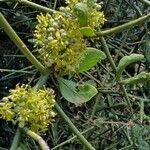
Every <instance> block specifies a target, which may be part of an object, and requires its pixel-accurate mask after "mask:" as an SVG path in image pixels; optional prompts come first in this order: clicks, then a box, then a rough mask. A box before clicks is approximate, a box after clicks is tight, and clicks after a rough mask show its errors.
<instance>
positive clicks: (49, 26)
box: [34, 13, 86, 75]
mask: <svg viewBox="0 0 150 150" xmlns="http://www.w3.org/2000/svg"><path fill="white" fill-rule="evenodd" d="M37 19H38V24H37V26H36V30H35V34H34V38H35V40H34V41H35V46H36V47H37V49H38V52H39V58H40V59H41V60H42V61H43V63H44V64H46V65H53V68H54V72H55V73H56V74H59V75H65V74H70V73H73V72H75V70H76V69H77V68H78V66H79V63H80V60H81V59H82V56H83V54H84V52H85V48H86V44H85V41H84V39H83V36H82V34H81V32H80V27H79V24H78V22H77V19H75V18H74V19H73V18H72V17H68V16H65V15H61V14H59V13H54V14H53V15H50V14H45V15H43V14H41V15H38V17H37ZM43 22H47V23H43ZM45 28H46V31H45ZM47 67H49V66H47Z"/></svg>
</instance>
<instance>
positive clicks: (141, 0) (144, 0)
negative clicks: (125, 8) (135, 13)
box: [140, 0, 150, 6]
mask: <svg viewBox="0 0 150 150" xmlns="http://www.w3.org/2000/svg"><path fill="white" fill-rule="evenodd" d="M140 2H141V3H144V4H146V5H148V6H150V1H149V0H140Z"/></svg>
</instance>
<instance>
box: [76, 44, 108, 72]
mask: <svg viewBox="0 0 150 150" xmlns="http://www.w3.org/2000/svg"><path fill="white" fill-rule="evenodd" d="M105 58H106V55H105V53H104V52H102V51H101V50H98V49H96V48H92V47H87V50H86V53H85V56H84V58H83V60H82V62H81V63H80V64H79V69H78V72H84V71H87V70H89V69H91V68H92V67H93V66H95V65H96V64H97V63H98V62H100V61H101V60H103V59H105Z"/></svg>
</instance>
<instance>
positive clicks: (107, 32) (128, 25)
mask: <svg viewBox="0 0 150 150" xmlns="http://www.w3.org/2000/svg"><path fill="white" fill-rule="evenodd" d="M149 19H150V13H149V14H147V15H145V16H142V17H140V18H138V19H135V20H133V21H130V22H128V23H124V24H123V25H120V26H117V27H114V28H111V29H108V30H104V31H100V32H98V33H96V36H98V37H101V36H107V35H112V34H115V33H119V32H122V31H124V30H128V29H130V28H132V27H134V26H136V25H140V24H143V23H145V22H147V21H149Z"/></svg>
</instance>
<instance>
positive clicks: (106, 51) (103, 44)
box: [100, 37, 133, 113]
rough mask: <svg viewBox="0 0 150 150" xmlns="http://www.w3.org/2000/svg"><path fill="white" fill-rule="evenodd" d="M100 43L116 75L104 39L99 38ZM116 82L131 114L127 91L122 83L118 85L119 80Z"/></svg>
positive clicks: (114, 66)
mask: <svg viewBox="0 0 150 150" xmlns="http://www.w3.org/2000/svg"><path fill="white" fill-rule="evenodd" d="M100 41H101V44H102V47H103V49H104V52H105V54H106V56H107V59H108V61H109V63H110V66H111V68H112V69H113V72H114V73H115V74H116V65H115V63H114V60H113V58H112V56H111V54H110V51H109V48H108V46H107V43H106V41H105V39H104V37H100ZM117 82H118V83H119V84H120V87H121V90H122V93H123V96H124V98H125V100H126V103H127V105H128V107H129V110H130V111H131V113H133V109H132V105H131V102H130V98H129V97H128V94H127V91H126V89H125V87H124V85H123V84H122V83H120V79H119V80H118V81H117Z"/></svg>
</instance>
